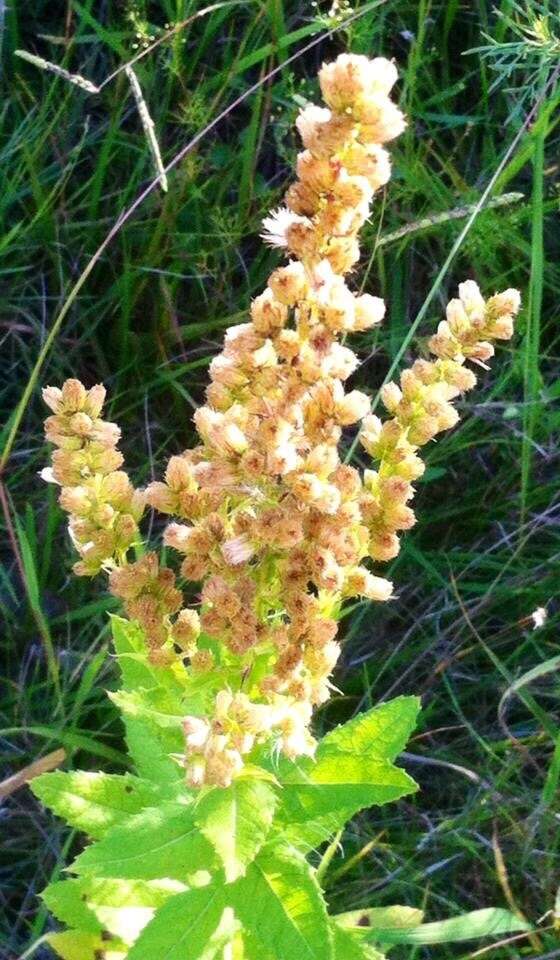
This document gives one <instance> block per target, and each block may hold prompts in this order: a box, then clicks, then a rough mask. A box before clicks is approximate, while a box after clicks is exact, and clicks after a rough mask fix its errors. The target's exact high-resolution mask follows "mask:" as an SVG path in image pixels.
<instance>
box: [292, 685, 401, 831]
mask: <svg viewBox="0 0 560 960" xmlns="http://www.w3.org/2000/svg"><path fill="white" fill-rule="evenodd" d="M418 710H419V701H418V699H417V698H416V697H398V698H397V699H396V700H392V701H391V702H390V703H384V704H381V706H379V707H375V708H374V709H373V710H369V711H368V712H367V713H364V714H361V715H360V716H358V717H355V718H354V719H353V720H350V721H349V722H348V723H346V724H344V725H343V726H340V727H337V728H336V729H335V730H333V732H332V733H330V734H328V735H327V736H326V737H325V738H324V739H323V740H322V742H321V743H320V745H319V748H318V750H317V759H316V761H315V762H313V761H311V760H307V761H303V762H300V763H299V764H298V765H297V766H295V767H293V768H292V771H291V772H290V773H288V775H287V778H286V782H285V783H284V789H283V791H282V808H281V810H280V817H281V818H282V820H283V821H284V822H285V823H286V824H290V823H304V822H306V821H309V820H316V819H317V818H324V817H326V816H328V815H332V814H336V815H337V817H335V818H333V819H332V820H331V825H332V826H334V827H335V828H338V827H340V826H342V825H343V824H344V823H345V822H346V820H347V819H348V817H349V816H350V815H352V814H353V813H355V812H356V811H357V810H360V809H362V808H363V807H369V806H372V805H374V804H375V805H380V804H383V803H388V802H389V801H391V800H397V799H399V797H402V796H404V795H405V794H407V793H413V792H414V791H415V790H417V789H418V788H417V785H416V784H415V782H414V780H412V778H411V777H409V776H408V774H407V773H405V772H404V770H401V769H399V768H398V767H395V766H394V765H393V760H394V759H395V757H396V756H397V754H398V753H399V751H400V750H402V748H403V747H404V745H405V743H406V741H407V738H408V736H409V735H410V732H411V731H412V729H413V728H414V724H415V721H416V716H417V713H418Z"/></svg>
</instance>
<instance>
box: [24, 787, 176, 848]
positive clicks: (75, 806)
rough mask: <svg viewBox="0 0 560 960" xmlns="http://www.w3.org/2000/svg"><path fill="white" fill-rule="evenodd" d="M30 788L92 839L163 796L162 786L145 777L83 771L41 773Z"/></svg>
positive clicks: (52, 808)
mask: <svg viewBox="0 0 560 960" xmlns="http://www.w3.org/2000/svg"><path fill="white" fill-rule="evenodd" d="M30 787H31V790H32V791H33V793H34V794H35V796H36V797H38V799H39V800H41V802H42V803H44V804H45V806H47V807H49V808H50V809H51V810H52V811H53V813H55V814H56V815H57V816H58V817H62V818H63V819H64V820H66V823H68V824H70V826H71V827H76V828H77V829H78V830H83V831H84V833H87V834H88V836H90V837H93V839H94V840H95V839H98V838H99V837H102V836H103V835H104V834H105V833H106V832H107V830H109V829H111V827H114V826H116V825H117V824H119V823H123V822H124V821H126V820H127V819H128V818H129V817H131V816H133V815H135V814H137V813H140V812H141V811H142V810H143V809H145V808H146V807H149V806H152V805H154V804H157V803H160V802H161V798H162V791H161V789H160V788H159V787H157V786H155V785H154V784H153V783H149V782H148V781H147V780H141V779H140V778H138V777H133V776H130V775H129V774H125V775H124V776H120V775H118V774H108V773H89V772H85V771H83V770H76V771H71V772H65V771H63V770H55V771H53V772H52V773H43V774H41V776H39V777H35V779H34V780H32V781H31V783H30Z"/></svg>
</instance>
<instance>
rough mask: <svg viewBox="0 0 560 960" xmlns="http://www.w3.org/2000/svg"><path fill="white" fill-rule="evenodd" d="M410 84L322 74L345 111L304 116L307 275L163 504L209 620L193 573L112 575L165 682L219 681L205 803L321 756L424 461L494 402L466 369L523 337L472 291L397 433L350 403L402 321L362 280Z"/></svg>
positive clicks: (131, 570) (199, 733) (200, 765)
mask: <svg viewBox="0 0 560 960" xmlns="http://www.w3.org/2000/svg"><path fill="white" fill-rule="evenodd" d="M396 78H397V73H396V69H395V67H394V65H393V64H392V63H390V62H389V61H388V60H384V59H382V58H378V59H375V60H368V59H367V58H366V57H363V56H354V55H349V54H344V55H342V56H340V57H338V59H337V60H336V61H335V62H334V63H330V64H326V65H325V66H323V68H322V69H321V71H320V74H319V80H320V84H321V89H322V92H323V97H324V99H325V103H326V104H327V106H325V107H317V106H308V107H306V108H305V109H304V110H303V111H302V113H301V114H300V116H299V118H298V121H297V126H298V130H299V132H300V135H301V138H302V140H303V145H304V150H303V151H302V152H301V153H300V154H299V156H298V159H297V175H298V179H297V181H296V182H295V183H294V184H293V185H292V186H291V187H290V188H289V190H288V191H287V193H286V197H285V204H286V205H285V207H283V208H282V209H281V210H279V211H277V212H276V213H275V214H273V215H272V216H271V217H270V218H267V219H266V220H265V237H266V239H267V241H268V242H270V243H273V244H274V245H278V246H280V247H282V248H283V249H284V250H285V251H286V254H287V255H288V258H289V260H288V263H287V264H286V265H285V266H281V267H279V268H278V269H276V270H274V272H273V273H272V274H271V276H270V277H269V280H268V284H267V287H266V289H265V291H264V292H263V293H262V294H260V295H259V296H257V297H256V299H255V300H254V301H253V303H252V304H251V309H250V320H248V322H246V323H243V324H240V325H238V326H235V327H232V328H230V329H229V330H228V331H227V333H226V337H225V343H224V349H223V351H222V353H221V354H220V355H219V356H217V357H216V358H215V359H214V360H213V361H212V364H211V366H210V379H211V383H210V385H209V387H208V391H207V402H206V404H205V405H204V406H202V407H201V408H200V409H199V410H197V412H196V414H195V417H194V420H195V424H196V428H197V431H198V434H199V436H200V439H201V443H200V444H199V445H198V446H197V447H195V448H194V449H192V450H188V451H186V452H185V453H184V454H182V455H180V456H175V457H172V458H171V460H170V461H169V464H168V467H167V470H166V474H165V480H164V481H163V482H156V483H152V484H151V485H150V486H149V487H148V489H147V491H146V497H147V500H148V502H149V503H150V504H151V505H152V506H153V507H155V508H156V509H158V510H160V511H161V512H163V513H165V514H168V515H170V516H172V517H173V518H174V519H173V522H171V523H170V524H169V525H168V527H167V529H166V531H165V534H164V540H165V544H166V546H168V547H171V548H173V549H174V550H176V551H177V552H178V553H179V554H180V556H181V557H182V561H181V574H182V576H183V577H184V578H185V579H186V580H189V581H196V582H200V584H201V587H200V603H199V604H196V605H195V606H194V607H192V608H187V607H184V606H183V602H182V595H181V592H180V591H179V590H178V589H177V587H176V584H175V578H174V575H173V573H172V572H171V571H170V570H166V569H165V568H163V569H162V568H161V567H160V566H159V564H158V561H157V557H156V556H155V555H153V554H147V555H146V556H145V557H144V558H142V559H141V560H140V561H138V562H137V563H132V564H124V563H121V564H120V565H117V566H116V567H115V569H114V570H113V572H112V574H111V587H112V590H113V592H114V593H115V594H116V595H118V596H120V597H121V598H122V599H123V600H124V603H125V610H126V611H127V613H128V615H129V616H130V617H132V618H134V619H137V620H138V621H139V622H140V623H141V624H142V626H143V628H144V630H145V632H146V636H147V638H148V643H149V647H150V658H151V660H152V662H153V663H157V664H162V665H165V664H166V663H167V662H168V661H169V659H170V658H173V657H175V658H177V657H179V658H180V659H181V660H182V661H183V662H184V663H185V665H186V667H187V669H188V671H189V672H190V674H191V675H192V676H193V677H197V676H201V677H202V678H203V680H206V681H207V682H203V683H202V687H203V688H204V689H206V690H208V691H210V692H209V694H208V698H207V700H208V702H207V703H206V705H205V708H203V709H200V711H199V714H198V715H196V716H195V715H189V716H187V717H186V718H185V720H184V732H185V741H186V750H185V767H186V775H187V780H188V782H189V784H190V785H192V786H200V785H203V784H213V785H219V786H227V785H228V784H230V783H231V781H232V779H233V778H234V777H235V776H236V775H237V774H238V773H239V771H240V770H241V769H242V767H243V765H244V763H245V760H246V758H247V757H248V756H249V755H250V754H251V753H253V752H254V751H255V750H257V751H258V749H262V747H263V746H266V747H267V749H270V748H271V747H273V748H274V749H277V750H280V751H281V752H283V753H284V754H285V755H286V756H287V757H289V758H295V757H297V756H298V755H301V754H312V753H313V751H314V749H315V741H314V739H313V737H312V735H311V733H310V730H309V724H310V721H311V717H312V712H313V708H314V707H315V706H317V705H318V704H321V703H323V702H324V701H325V700H326V699H327V698H328V697H329V695H330V690H331V682H330V676H331V674H332V671H333V668H334V666H335V664H336V662H337V660H338V657H339V654H340V645H339V643H338V641H337V639H336V635H337V629H338V627H337V622H338V618H339V614H340V610H341V606H342V605H343V603H344V602H345V600H347V599H348V598H350V597H364V598H367V599H369V600H375V601H386V600H388V599H389V598H390V597H391V595H392V591H393V586H392V584H391V583H390V581H388V580H386V579H385V578H383V577H380V576H378V575H377V574H376V573H375V572H374V571H373V569H372V562H375V561H377V562H379V561H385V560H388V559H390V558H391V557H394V556H395V555H396V553H397V552H398V549H399V538H398V535H399V533H400V532H401V531H402V530H405V529H407V528H409V527H410V526H412V524H413V523H414V520H415V518H414V513H413V511H412V509H411V507H410V505H409V503H410V500H411V498H412V496H413V494H414V488H413V486H412V484H413V481H414V480H415V479H417V478H418V477H419V476H420V475H421V473H422V472H423V469H424V468H423V464H422V461H421V459H420V458H419V456H418V449H419V447H420V446H421V445H422V444H424V443H426V442H427V441H428V440H430V439H432V438H433V437H435V436H436V435H437V434H438V433H439V432H440V431H441V430H445V429H448V428H449V427H451V426H453V424H454V423H455V422H456V420H457V412H456V410H455V408H454V407H453V406H452V400H453V399H454V398H455V397H457V396H458V394H459V393H461V392H462V391H464V390H467V389H470V388H472V387H473V386H474V383H475V382H476V380H475V377H474V374H473V373H472V372H470V371H469V370H467V369H466V368H465V366H464V362H465V360H466V359H468V358H470V359H473V360H475V361H476V362H479V363H480V362H483V361H485V360H487V359H488V358H489V357H490V356H491V353H492V349H493V348H492V346H491V341H492V340H495V339H505V338H506V337H509V336H511V333H512V329H513V318H514V315H515V313H516V312H517V310H518V307H519V295H518V294H517V292H516V291H511V290H510V291H506V292H505V293H502V294H498V295H496V296H494V297H491V298H490V299H489V300H488V301H485V300H484V299H483V298H482V296H481V294H480V292H479V290H478V288H477V287H476V284H474V283H472V281H468V282H467V283H465V284H462V285H461V287H460V298H459V300H454V301H451V303H450V304H449V306H448V311H447V320H446V321H443V322H442V323H441V324H440V326H439V328H438V331H437V333H436V335H435V336H434V337H433V338H432V340H431V341H430V349H431V351H432V353H433V354H435V356H436V359H435V361H434V362H429V361H416V363H415V364H414V365H413V366H412V367H411V368H410V369H408V370H405V371H403V373H402V375H401V380H400V385H397V384H387V385H386V386H385V387H384V388H383V402H384V404H385V406H386V408H387V410H388V412H389V414H390V417H389V419H386V420H385V421H382V420H380V419H379V418H378V417H375V416H373V415H372V414H371V413H370V400H369V397H368V396H367V395H366V394H365V393H362V392H360V391H359V390H353V389H351V390H346V389H345V382H346V381H347V380H348V378H349V377H350V376H351V375H352V373H353V372H354V371H355V369H356V367H357V365H358V361H357V358H356V356H355V354H354V353H353V351H352V350H351V349H350V348H349V347H348V346H346V345H345V344H343V343H341V342H340V341H341V338H342V337H345V336H346V334H349V333H354V332H356V331H366V330H368V329H371V328H372V327H374V326H375V325H376V324H378V323H379V322H380V321H381V319H382V318H383V315H384V312H385V306H384V303H383V301H382V300H381V299H379V298H378V297H375V296H371V295H369V294H362V295H360V296H356V295H355V294H354V293H353V292H352V291H351V290H350V289H349V288H348V286H347V284H346V282H345V279H344V275H345V274H346V273H347V272H348V271H349V270H350V269H351V268H352V266H353V265H354V264H355V263H356V261H357V259H358V256H359V247H358V241H357V234H358V231H359V229H360V227H361V226H362V224H363V222H364V220H365V219H366V218H367V216H368V213H369V209H370V204H371V201H372V198H373V196H374V193H375V191H376V190H377V189H379V188H380V187H381V186H383V185H384V184H385V183H386V182H387V180H388V179H389V176H390V162H389V157H388V154H387V151H386V149H385V146H384V144H386V143H387V142H388V141H390V140H391V139H393V138H394V137H396V136H397V135H398V134H399V133H400V132H401V131H402V130H403V129H404V125H405V122H404V119H403V116H402V114H401V113H400V111H399V109H398V107H397V106H395V104H394V103H393V102H392V100H391V99H390V96H389V94H390V91H391V88H392V87H393V84H394V83H395V80H396ZM360 423H361V433H360V438H361V442H362V444H363V446H364V448H365V449H366V451H368V453H369V454H370V455H371V456H372V457H373V459H374V460H375V461H376V464H375V466H376V468H375V469H372V470H366V471H365V472H364V474H363V476H362V475H361V474H360V473H359V472H358V471H357V470H356V469H354V468H353V467H351V466H348V465H345V464H343V463H342V462H341V459H340V455H339V449H338V447H339V443H340V440H341V436H342V431H343V430H344V429H345V428H347V427H352V426H354V425H357V424H360ZM65 505H66V506H67V509H68V508H69V506H71V504H70V501H68V502H67V503H66V504H65Z"/></svg>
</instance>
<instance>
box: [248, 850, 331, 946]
mask: <svg viewBox="0 0 560 960" xmlns="http://www.w3.org/2000/svg"><path fill="white" fill-rule="evenodd" d="M230 889H231V897H232V902H233V906H234V909H235V914H236V916H237V918H238V919H239V920H240V922H241V924H242V925H243V928H244V929H246V930H247V931H248V933H249V935H250V936H252V937H254V938H255V939H256V940H259V941H260V943H261V945H262V947H263V949H264V950H265V951H266V952H268V953H271V954H272V956H273V957H275V958H276V960H287V958H288V957H289V958H290V960H291V958H294V960H295V958H297V960H332V958H333V947H332V939H331V930H330V926H329V920H328V917H327V910H326V906H325V902H324V900H323V896H322V892H321V889H320V887H319V885H318V883H317V881H316V879H315V876H314V874H313V871H312V870H311V868H310V866H309V864H307V863H306V861H305V859H304V858H303V857H302V856H301V855H300V854H298V853H297V852H296V851H295V850H285V849H265V850H262V851H261V853H260V854H259V855H258V857H257V858H256V860H254V861H253V863H252V864H251V865H250V866H249V867H248V869H247V873H246V875H245V877H243V878H242V879H241V880H238V881H237V883H235V884H234V885H233V886H232V887H231V888H230Z"/></svg>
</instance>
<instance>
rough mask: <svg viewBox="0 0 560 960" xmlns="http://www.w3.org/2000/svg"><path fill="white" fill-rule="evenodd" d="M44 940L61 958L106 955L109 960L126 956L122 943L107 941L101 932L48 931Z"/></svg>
mask: <svg viewBox="0 0 560 960" xmlns="http://www.w3.org/2000/svg"><path fill="white" fill-rule="evenodd" d="M46 940H47V943H49V944H50V945H51V947H52V948H53V950H56V952H57V953H58V955H59V957H62V958H63V960H100V958H101V957H107V956H108V957H110V960H121V958H122V960H124V958H125V957H126V947H125V946H124V945H123V944H121V943H119V942H118V941H115V942H111V941H107V939H106V938H105V937H103V936H102V935H101V934H95V933H84V932H83V931H82V930H65V931H64V932H63V933H49V935H48V936H47V938H46ZM109 951H110V952H109Z"/></svg>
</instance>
